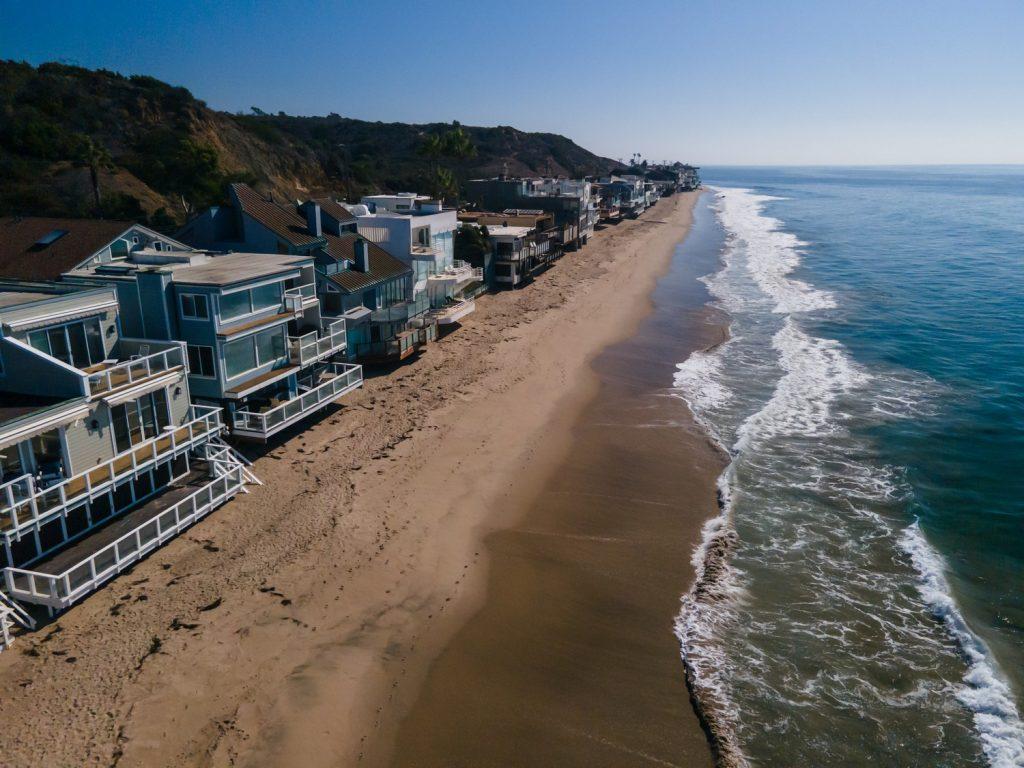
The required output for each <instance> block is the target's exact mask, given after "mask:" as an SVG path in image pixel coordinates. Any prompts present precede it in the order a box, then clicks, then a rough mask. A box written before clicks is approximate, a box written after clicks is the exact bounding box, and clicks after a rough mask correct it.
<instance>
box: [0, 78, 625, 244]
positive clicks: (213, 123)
mask: <svg viewBox="0 0 1024 768" xmlns="http://www.w3.org/2000/svg"><path fill="white" fill-rule="evenodd" d="M621 167H622V166H621V165H620V164H619V163H617V162H616V161H614V160H609V159H607V158H603V157H598V156H597V155H594V154H592V153H590V152H588V151H587V150H585V149H583V148H582V147H580V146H578V145H576V144H575V143H573V142H572V141H570V140H569V139H567V138H565V137H564V136H558V135H555V134H549V133H526V132H523V131H519V130H517V129H515V128H512V127H509V126H499V127H494V128H478V127H470V126H462V125H460V124H459V123H457V122H455V123H450V124H446V123H434V124H427V125H411V124H406V123H382V122H370V121H366V120H356V119H353V118H348V117H342V116H341V115H340V114H337V113H334V112H332V113H330V114H328V115H326V116H322V117H300V116H293V115H287V114H285V113H283V112H278V113H276V114H271V113H269V112H267V111H264V110H263V109H260V108H259V107H252V108H251V110H250V113H248V114H230V113H227V112H222V111H218V110H214V109H211V108H210V107H208V106H207V105H206V104H205V103H204V102H203V101H202V100H200V99H197V98H195V97H194V96H193V95H192V93H191V92H189V91H188V90H187V89H186V88H181V87H176V86H172V85H169V84H167V83H164V82H162V81H160V80H158V79H156V78H153V77H149V76H146V75H131V76H125V75H121V74H119V73H116V72H111V71H109V70H89V69H84V68H82V67H77V66H70V65H67V64H61V63H56V62H51V63H45V64H41V65H39V66H38V67H33V66H31V65H29V64H25V63H21V62H15V61H0V177H2V178H3V179H4V180H5V183H4V185H3V188H2V189H0V215H9V214H33V215H54V216H69V215H70V216H102V217H106V218H131V219H136V220H139V221H143V222H146V223H148V224H150V225H151V226H153V227H156V228H157V229H163V230H173V229H174V228H175V227H176V226H178V225H179V224H180V223H182V222H183V221H184V220H185V219H186V218H187V217H188V216H189V215H190V214H191V213H192V212H194V211H196V210H200V209H201V208H203V207H205V206H208V205H211V204H214V203H217V202H220V201H221V198H222V196H223V193H224V189H225V188H226V186H227V184H228V183H229V182H232V181H245V182H247V183H249V184H250V185H252V186H253V187H255V188H256V189H258V190H259V191H261V192H263V193H266V194H272V195H275V196H276V197H278V198H280V199H283V200H290V199H295V198H297V197H304V196H307V195H309V194H311V193H312V194H329V193H334V194H337V195H340V196H344V197H348V198H358V197H359V196H361V195H362V194H365V193H367V192H376V191H401V190H408V189H424V190H429V191H430V192H431V193H432V194H438V195H445V196H449V197H451V196H454V195H457V194H458V191H459V189H460V186H461V184H462V182H463V181H464V180H465V179H467V178H470V177H474V176H485V175H495V174H498V173H501V172H503V171H507V172H509V173H513V174H522V175H534V174H537V173H551V174H563V175H567V176H570V177H579V176H581V175H584V174H599V173H607V172H609V171H612V170H616V169H619V168H621Z"/></svg>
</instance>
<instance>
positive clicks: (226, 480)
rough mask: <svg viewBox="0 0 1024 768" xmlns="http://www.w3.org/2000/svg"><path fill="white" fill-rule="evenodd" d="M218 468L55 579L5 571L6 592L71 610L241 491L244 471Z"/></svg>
mask: <svg viewBox="0 0 1024 768" xmlns="http://www.w3.org/2000/svg"><path fill="white" fill-rule="evenodd" d="M227 463H230V465H231V466H230V468H226V467H225V466H224V465H225V464H227ZM219 464H220V465H221V466H220V468H217V469H215V472H218V473H219V474H218V476H217V477H214V478H213V479H212V480H211V481H210V482H209V483H208V484H206V485H204V486H203V487H202V488H200V489H199V490H197V491H196V492H195V493H193V494H190V495H189V496H186V497H185V498H184V499H182V500H181V501H179V502H177V503H175V504H174V505H173V506H171V507H168V508H167V509H166V510H164V511H163V512H161V513H160V514H158V515H156V516H155V517H153V518H150V519H149V520H147V521H146V522H144V523H142V524H141V525H139V526H138V527H136V528H134V529H133V530H131V531H129V532H128V533H126V534H124V535H123V536H121V537H120V538H118V539H116V540H115V541H113V542H111V543H110V544H108V545H107V546H105V547H103V548H102V549H100V550H98V551H97V552H95V553H93V554H92V555H90V556H89V557H87V558H85V559H83V560H81V561H79V562H78V563H76V564H74V565H72V566H70V567H69V568H67V569H66V570H64V571H63V572H61V573H59V574H50V573H41V572H39V571H32V570H28V569H25V568H5V569H4V580H5V583H6V586H7V593H8V594H9V595H11V596H12V597H14V598H15V599H17V600H20V601H22V602H26V603H37V604H41V605H48V606H50V607H52V608H58V609H62V608H67V607H69V606H70V605H72V604H73V603H74V602H75V601H77V600H80V599H81V598H83V597H85V595H87V594H89V593H90V592H92V591H93V590H95V589H97V588H98V587H100V586H101V585H102V584H103V583H104V582H105V581H108V580H109V579H111V578H113V577H114V576H116V575H117V574H118V573H120V572H121V571H123V570H125V569H126V568H128V566H130V565H132V564H133V563H135V562H137V561H139V560H141V559H142V558H143V557H145V556H146V555H147V554H149V553H150V552H152V551H153V550H154V549H156V548H157V547H159V546H161V545H162V544H164V543H166V542H167V541H168V540H170V539H172V538H174V537H175V536H177V535H178V534H179V533H181V532H182V531H183V530H184V529H185V528H187V527H188V526H190V525H192V524H193V523H195V522H196V521H197V520H199V519H200V518H202V517H204V516H205V515H207V514H208V513H209V512H210V511H211V510H213V509H214V508H215V507H217V506H219V505H220V504H222V503H224V502H225V501H227V500H228V499H230V498H232V497H233V496H235V495H236V494H237V493H238V492H239V491H241V490H242V489H243V488H244V486H245V482H246V480H245V476H244V467H243V466H242V465H241V464H239V463H237V462H229V460H228V459H225V460H224V461H221V462H219ZM214 466H216V463H215V464H214Z"/></svg>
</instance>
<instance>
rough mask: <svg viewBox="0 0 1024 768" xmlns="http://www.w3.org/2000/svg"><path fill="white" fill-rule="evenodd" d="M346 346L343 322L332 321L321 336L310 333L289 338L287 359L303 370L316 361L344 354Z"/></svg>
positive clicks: (346, 338)
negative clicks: (340, 353)
mask: <svg viewBox="0 0 1024 768" xmlns="http://www.w3.org/2000/svg"><path fill="white" fill-rule="evenodd" d="M347 346H348V337H347V336H346V332H345V321H344V320H334V321H333V322H331V323H330V324H329V325H326V326H325V327H324V333H323V335H320V334H319V333H317V332H316V331H310V332H309V333H305V334H303V335H302V336H289V337H288V359H289V361H290V362H291V363H292V365H297V366H299V367H301V368H305V367H306V366H307V365H309V364H311V363H315V362H316V361H317V360H322V359H323V358H325V357H330V356H331V355H334V354H337V353H339V352H344V351H345V349H346V347H347Z"/></svg>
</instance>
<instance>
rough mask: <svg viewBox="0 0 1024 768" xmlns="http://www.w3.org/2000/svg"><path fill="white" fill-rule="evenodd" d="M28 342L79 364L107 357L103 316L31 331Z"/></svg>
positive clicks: (59, 357) (40, 349) (93, 362)
mask: <svg viewBox="0 0 1024 768" xmlns="http://www.w3.org/2000/svg"><path fill="white" fill-rule="evenodd" d="M28 343H29V344H31V345H32V346H33V347H35V348H36V349H38V350H39V351H40V352H45V353H46V354H48V355H50V356H51V357H55V358H57V359H58V360H62V361H63V362H65V363H67V364H68V365H73V366H74V367H76V368H88V367H89V366H91V365H96V364H97V363H99V362H101V361H102V360H103V358H104V357H105V352H104V349H103V333H102V331H101V330H100V321H99V318H96V317H94V318H90V319H89V320H84V321H79V322H75V323H67V324H65V325H57V326H54V327H52V328H45V329H42V330H38V331H31V332H30V333H29V335H28Z"/></svg>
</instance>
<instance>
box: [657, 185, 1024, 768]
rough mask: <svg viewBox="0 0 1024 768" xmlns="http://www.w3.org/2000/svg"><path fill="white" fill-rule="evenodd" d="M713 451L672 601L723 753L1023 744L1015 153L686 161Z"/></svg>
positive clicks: (1023, 757) (1022, 354)
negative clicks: (975, 163) (692, 575)
mask: <svg viewBox="0 0 1024 768" xmlns="http://www.w3.org/2000/svg"><path fill="white" fill-rule="evenodd" d="M702 175H703V178H704V182H705V185H706V186H707V187H708V188H709V190H708V194H706V195H705V196H704V199H703V200H704V202H703V203H702V204H704V205H708V206H710V208H711V209H712V210H713V211H714V214H715V217H716V222H717V226H718V227H720V229H721V235H722V241H723V248H722V266H721V269H720V270H719V271H717V272H715V273H713V274H711V275H708V276H707V277H706V278H704V279H705V282H706V283H707V285H708V288H709V291H710V293H711V295H712V296H713V297H714V302H715V304H716V305H718V306H719V307H720V308H721V309H722V310H724V311H725V312H726V313H728V315H729V318H730V339H729V341H728V342H726V343H725V344H723V345H721V346H719V347H717V348H715V349H712V350H707V351H706V352H703V353H698V354H696V355H694V356H693V357H691V358H690V359H688V360H686V361H681V362H680V364H679V366H678V373H677V376H676V381H675V387H676V393H677V394H678V396H679V397H681V398H682V399H684V400H685V401H686V402H687V403H688V404H689V407H690V409H691V410H692V411H693V412H694V414H695V416H696V418H697V419H698V420H699V422H700V423H701V424H702V425H703V426H704V428H705V429H707V431H708V432H709V434H710V435H711V437H712V438H713V439H714V440H715V441H717V442H718V443H719V445H720V446H721V447H722V449H723V450H725V451H727V452H728V454H729V456H730V457H731V463H730V464H729V467H728V468H727V469H726V471H725V472H724V474H723V475H722V477H721V478H720V480H719V485H720V497H721V515H720V517H718V518H716V519H713V520H711V521H709V522H708V524H707V526H706V527H705V531H704V534H705V535H704V543H703V545H702V547H701V549H700V550H699V551H698V552H697V553H696V554H695V565H696V566H697V569H698V574H699V580H698V583H697V585H696V586H695V587H694V589H693V590H692V591H691V592H690V593H689V594H688V595H686V596H684V598H683V605H682V611H681V613H680V615H679V618H678V620H677V634H678V636H679V639H680V643H681V648H682V655H683V660H684V662H685V664H686V668H687V672H688V675H689V679H690V681H691V687H692V688H693V689H694V691H695V697H696V699H697V700H698V701H699V702H701V706H702V708H703V710H704V715H705V717H706V718H707V720H708V722H709V724H710V726H711V728H712V731H713V732H714V733H715V735H716V741H717V745H718V748H719V751H720V754H721V758H722V762H723V763H725V764H729V765H772V766H775V765H844V766H859V765H864V766H867V765H873V766H877V765H906V766H925V765H927V766H986V765H987V766H1000V768H1002V767H1003V766H1022V765H1024V723H1022V720H1021V713H1022V712H1024V168H1021V167H961V166H957V167H906V168H898V167H885V168H799V169H794V168H787V169H778V168H705V169H704V170H703V171H702Z"/></svg>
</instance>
